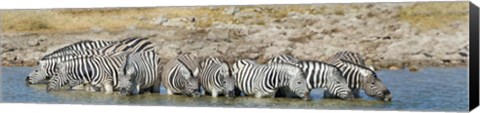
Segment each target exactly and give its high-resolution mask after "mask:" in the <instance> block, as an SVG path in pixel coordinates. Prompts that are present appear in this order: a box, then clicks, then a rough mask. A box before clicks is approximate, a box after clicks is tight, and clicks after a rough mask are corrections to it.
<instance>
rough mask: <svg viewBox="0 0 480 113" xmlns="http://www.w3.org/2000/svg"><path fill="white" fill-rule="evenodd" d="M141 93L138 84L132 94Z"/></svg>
mask: <svg viewBox="0 0 480 113" xmlns="http://www.w3.org/2000/svg"><path fill="white" fill-rule="evenodd" d="M139 93H140V85H136V86H135V87H133V89H132V95H138V94H139Z"/></svg>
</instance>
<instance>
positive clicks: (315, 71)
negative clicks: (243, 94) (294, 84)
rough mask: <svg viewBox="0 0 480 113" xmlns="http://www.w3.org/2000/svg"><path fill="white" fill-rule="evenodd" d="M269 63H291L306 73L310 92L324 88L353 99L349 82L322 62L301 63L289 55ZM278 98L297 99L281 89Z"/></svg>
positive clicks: (333, 93)
mask: <svg viewBox="0 0 480 113" xmlns="http://www.w3.org/2000/svg"><path fill="white" fill-rule="evenodd" d="M268 63H289V64H293V65H295V66H297V67H299V68H300V69H302V71H303V72H304V73H305V79H306V81H307V86H308V89H309V90H313V89H317V88H322V89H325V90H326V91H324V92H330V93H329V94H332V95H335V96H338V97H340V98H342V99H352V98H353V94H352V91H351V90H350V89H349V87H348V84H347V82H346V81H345V79H344V78H343V76H342V75H341V74H342V72H341V71H340V70H339V69H338V68H337V67H335V66H334V65H330V64H327V63H324V62H320V61H308V60H302V61H299V60H297V59H296V58H294V57H292V56H289V55H278V56H275V57H273V58H272V59H270V60H269V61H268ZM276 96H280V97H283V96H286V97H296V95H294V94H292V92H290V91H289V90H288V88H281V89H280V90H279V93H278V94H277V95H276Z"/></svg>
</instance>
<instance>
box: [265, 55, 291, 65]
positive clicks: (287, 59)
mask: <svg viewBox="0 0 480 113" xmlns="http://www.w3.org/2000/svg"><path fill="white" fill-rule="evenodd" d="M298 61H299V60H298V59H297V58H296V57H294V56H291V55H286V54H284V55H277V56H275V57H273V58H272V59H270V60H269V61H268V62H267V63H269V64H270V63H289V64H295V63H297V62H298Z"/></svg>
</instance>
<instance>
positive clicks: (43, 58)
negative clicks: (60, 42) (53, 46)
mask: <svg viewBox="0 0 480 113" xmlns="http://www.w3.org/2000/svg"><path fill="white" fill-rule="evenodd" d="M91 42H94V41H92V40H82V41H78V42H75V43H73V44H70V45H67V46H64V47H62V48H60V49H57V50H55V51H53V52H52V53H50V54H47V55H45V56H43V57H42V58H40V60H45V59H47V58H49V57H51V56H53V55H55V54H57V53H60V52H64V51H67V50H72V49H73V48H72V47H73V46H74V45H81V44H83V43H91Z"/></svg>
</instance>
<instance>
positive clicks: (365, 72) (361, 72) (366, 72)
mask: <svg viewBox="0 0 480 113" xmlns="http://www.w3.org/2000/svg"><path fill="white" fill-rule="evenodd" d="M360 74H361V75H362V76H363V77H366V76H368V70H366V69H361V70H360Z"/></svg>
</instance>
